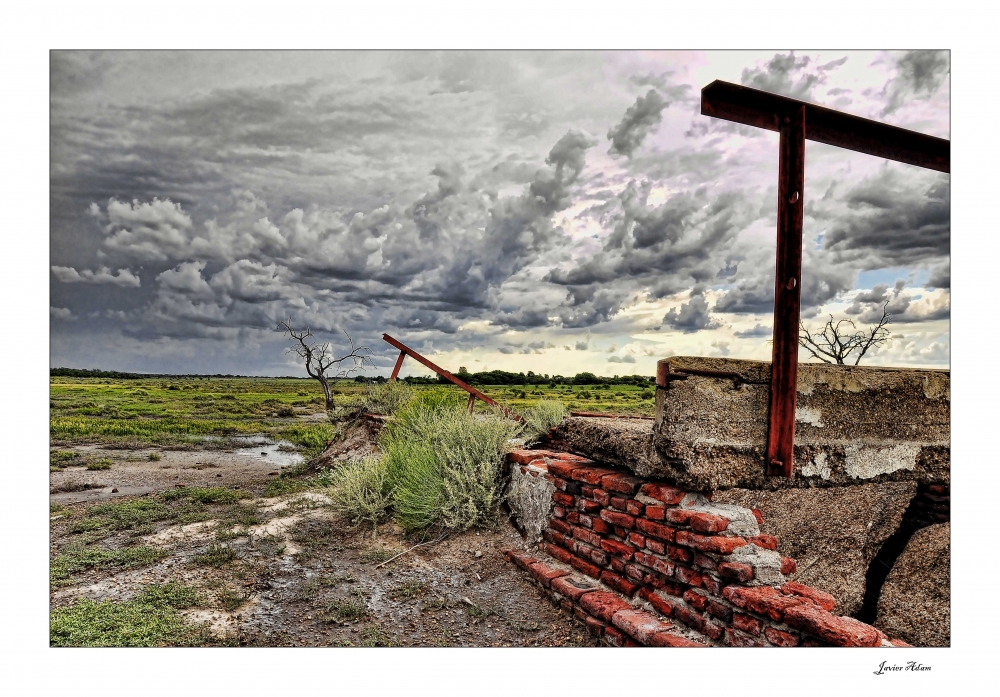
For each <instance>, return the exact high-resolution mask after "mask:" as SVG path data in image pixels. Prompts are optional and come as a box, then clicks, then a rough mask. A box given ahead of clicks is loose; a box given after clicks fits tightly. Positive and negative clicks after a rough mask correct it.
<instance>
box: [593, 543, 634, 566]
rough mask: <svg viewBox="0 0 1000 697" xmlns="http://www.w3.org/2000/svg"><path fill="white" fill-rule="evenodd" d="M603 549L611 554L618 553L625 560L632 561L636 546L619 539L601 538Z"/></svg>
mask: <svg viewBox="0 0 1000 697" xmlns="http://www.w3.org/2000/svg"><path fill="white" fill-rule="evenodd" d="M600 544H601V549H603V550H604V551H605V552H610V553H611V554H617V555H619V556H620V557H622V558H623V559H625V561H631V559H632V554H633V553H634V552H635V548H634V547H633V546H632V545H629V544H626V543H624V542H619V541H618V540H609V539H607V538H605V539H603V540H601V543H600Z"/></svg>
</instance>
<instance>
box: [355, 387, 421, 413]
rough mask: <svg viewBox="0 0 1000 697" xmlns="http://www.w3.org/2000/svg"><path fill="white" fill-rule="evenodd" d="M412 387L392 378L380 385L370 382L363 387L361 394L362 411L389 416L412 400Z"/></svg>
mask: <svg viewBox="0 0 1000 697" xmlns="http://www.w3.org/2000/svg"><path fill="white" fill-rule="evenodd" d="M413 395H414V392H413V388H412V387H410V386H409V385H408V384H406V383H405V382H403V381H402V380H393V381H392V382H387V383H384V384H382V385H379V384H378V383H372V384H370V385H368V386H367V387H365V392H364V394H363V395H362V396H361V404H360V406H361V409H362V411H365V412H368V413H370V414H383V415H385V416H391V415H393V414H395V413H396V412H398V411H399V410H400V409H402V408H403V407H405V406H406V405H407V404H409V403H410V402H411V401H412V400H413Z"/></svg>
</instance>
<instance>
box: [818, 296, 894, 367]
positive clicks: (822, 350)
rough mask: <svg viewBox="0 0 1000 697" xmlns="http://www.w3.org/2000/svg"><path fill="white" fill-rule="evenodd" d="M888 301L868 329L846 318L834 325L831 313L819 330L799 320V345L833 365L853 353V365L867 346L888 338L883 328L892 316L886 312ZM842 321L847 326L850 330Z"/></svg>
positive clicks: (842, 363)
mask: <svg viewBox="0 0 1000 697" xmlns="http://www.w3.org/2000/svg"><path fill="white" fill-rule="evenodd" d="M888 304H889V301H888V300H886V302H885V305H882V317H881V318H879V321H878V323H877V324H875V326H873V327H871V328H869V329H868V331H862V330H859V329H858V328H857V326H856V325H855V324H854V321H853V320H850V319H842V320H840V321H838V322H837V323H836V324H835V323H834V321H833V315H830V319H829V320H828V321H827V323H826V324H825V325H823V330H822V331H819V332H816V333H815V334H813V333H812V332H810V331H809V330H808V329H806V326H805V325H804V324H802V323H801V322H800V323H799V346H802V347H803V348H804V349H805V350H806V351H808V352H809V353H811V354H812V355H813V356H815V357H816V358H818V359H820V360H821V361H823V362H824V363H836V364H837V365H845V361H846V359H847V358H848V357H849V356H850V355H851V354H852V353H855V352H857V357H856V358H855V359H854V365H857V364H858V363H859V362H860V361H861V359H862V357H864V355H865V354H866V353H867V352H868V349H870V348H873V347H875V348H877V347H879V346H881V345H882V344H884V343H885V342H886V341H888V340H889V330H888V329H886V328H885V326H886V325H887V324H889V322H891V321H892V316H891V315H890V314H889V312H887V311H886V306H887V305H888ZM845 324H846V325H850V329H848V328H847V327H846V326H845Z"/></svg>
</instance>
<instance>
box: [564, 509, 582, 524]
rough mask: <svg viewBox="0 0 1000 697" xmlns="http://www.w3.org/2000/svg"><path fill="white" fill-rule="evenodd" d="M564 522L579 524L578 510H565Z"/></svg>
mask: <svg viewBox="0 0 1000 697" xmlns="http://www.w3.org/2000/svg"><path fill="white" fill-rule="evenodd" d="M566 522H567V523H572V524H573V525H579V524H580V511H567V512H566Z"/></svg>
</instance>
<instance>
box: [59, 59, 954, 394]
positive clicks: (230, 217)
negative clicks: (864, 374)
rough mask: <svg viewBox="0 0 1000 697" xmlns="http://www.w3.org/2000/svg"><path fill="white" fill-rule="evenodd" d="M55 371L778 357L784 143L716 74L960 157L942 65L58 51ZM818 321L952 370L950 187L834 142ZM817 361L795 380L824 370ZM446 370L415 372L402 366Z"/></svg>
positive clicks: (818, 201)
mask: <svg viewBox="0 0 1000 697" xmlns="http://www.w3.org/2000/svg"><path fill="white" fill-rule="evenodd" d="M50 78H51V86H50V90H51V111H50V128H51V131H50V138H51V140H50V145H51V149H50V152H51V163H50V165H51V167H50V221H51V227H50V293H51V298H50V322H51V325H50V326H51V342H50V347H51V348H50V365H51V366H53V367H56V366H68V367H80V368H102V369H114V370H135V371H144V372H185V373H240V374H259V375H293V374H300V373H301V372H302V369H301V367H300V366H299V365H298V364H296V362H295V360H294V357H292V356H288V355H286V354H285V352H284V349H285V348H286V346H287V341H285V340H284V338H283V337H282V335H281V333H280V331H276V326H277V322H278V321H279V320H289V321H290V322H291V323H292V324H293V325H295V326H309V327H311V328H312V330H313V331H314V333H316V334H317V336H319V337H320V338H324V339H327V338H329V339H332V340H334V341H335V343H336V345H337V346H343V341H342V337H343V335H342V334H341V333H340V332H341V331H342V330H346V331H347V332H349V333H350V334H351V336H353V337H354V339H355V341H356V343H360V344H365V345H367V346H370V347H371V348H372V350H373V352H374V354H375V362H376V364H377V365H378V366H379V367H378V369H377V370H376V371H369V374H374V373H381V374H387V373H388V371H389V370H390V369H391V366H392V361H393V359H394V357H395V351H394V350H392V349H391V348H390V347H388V345H386V344H385V343H384V342H382V341H381V338H380V337H381V333H382V332H388V333H390V334H392V335H394V336H396V337H397V338H398V339H400V340H402V341H404V342H405V343H408V344H409V345H411V346H413V347H414V348H416V349H417V350H420V351H422V352H424V353H425V354H427V355H428V356H430V357H432V359H434V360H436V361H437V362H439V363H441V364H443V365H444V366H445V367H447V368H450V369H452V370H457V368H458V367H459V366H466V367H468V369H469V370H472V371H476V370H483V369H506V370H514V371H522V370H523V371H527V370H533V371H535V372H536V373H550V374H551V373H560V374H564V375H565V374H573V373H576V372H579V371H585V370H586V371H592V372H594V373H597V374H602V375H613V374H632V373H639V374H644V375H652V374H653V373H654V372H655V362H656V360H657V359H659V358H662V357H665V356H670V355H717V356H733V357H742V358H754V359H764V360H767V359H769V358H770V345H769V344H768V340H769V339H770V336H771V311H772V303H773V286H774V279H773V273H774V244H775V243H774V237H775V222H776V221H775V218H776V196H777V193H776V180H777V157H778V155H777V140H778V137H777V134H775V133H770V132H764V131H759V130H757V129H752V128H749V127H744V126H740V125H737V124H732V123H728V122H724V121H719V120H715V119H711V118H708V117H704V116H701V115H700V114H699V95H700V90H701V88H702V87H703V86H704V85H707V84H708V83H710V82H711V81H713V80H715V79H722V80H728V81H730V82H737V83H742V84H745V85H748V86H751V87H755V88H758V89H763V90H768V91H771V92H776V93H779V94H784V95H787V96H791V97H795V98H797V99H803V100H806V101H810V102H815V103H819V104H823V105H825V106H829V107H832V108H836V109H841V110H844V111H847V112H850V113H853V114H857V115H860V116H865V117H868V118H875V119H879V120H882V121H885V122H888V123H892V124H894V125H898V126H902V127H905V128H910V129H913V130H917V131H921V132H924V133H929V134H932V135H935V136H939V137H944V138H949V137H950V123H949V106H950V60H949V55H948V53H947V52H929V51H909V52H905V51H904V52H879V51H874V52H861V51H839V52H824V53H818V52H809V51H795V52H784V53H775V52H774V51H770V52H727V51H711V52H596V51H594V52H560V51H553V52H538V53H534V52H475V53H464V52H317V53H310V52H274V53H267V52H232V53H230V52H141V53H132V52H103V53H101V52H98V53H88V52H72V51H71V52H59V51H57V52H54V53H52V54H51V71H50ZM806 153H807V155H806V190H805V194H804V199H805V223H804V260H803V262H804V271H803V279H802V284H803V285H802V291H803V293H802V300H803V317H804V319H805V322H806V324H807V325H810V326H814V327H815V326H818V325H820V324H821V323H822V322H823V321H824V320H825V319H826V317H827V315H829V314H831V313H832V314H834V315H836V316H837V317H848V318H851V319H853V320H854V321H855V322H856V323H857V324H858V325H859V327H861V326H865V325H866V324H867V323H869V322H872V321H874V320H875V319H876V318H877V316H878V315H879V314H880V312H881V308H882V306H883V304H885V303H886V302H888V306H887V307H888V309H889V311H890V312H891V313H892V317H893V322H892V324H891V325H890V328H891V330H892V339H891V341H890V342H889V344H887V345H886V346H885V347H884V348H882V349H880V350H879V351H878V352H877V353H875V354H874V355H872V356H871V357H870V358H868V357H866V361H865V362H866V363H868V364H879V365H913V366H932V367H945V366H947V365H948V362H949V356H950V344H949V341H950V339H949V317H950V291H949V287H950V261H949V251H950V232H951V229H950V178H949V176H948V175H945V174H940V173H937V172H931V171H928V170H923V169H920V168H917V167H912V166H908V165H903V164H899V163H892V162H887V161H885V160H880V159H878V158H875V157H870V156H867V155H861V154H858V153H851V152H848V151H845V150H840V149H837V148H833V147H831V146H826V145H821V144H817V143H812V142H809V143H807V148H806ZM807 357H808V354H807V353H806V352H805V351H803V352H802V353H801V354H800V360H806V359H807ZM406 373H412V374H427V371H424V370H422V369H420V368H419V367H418V366H416V365H414V364H413V363H412V362H408V363H407V364H406V367H405V368H404V374H406Z"/></svg>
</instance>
